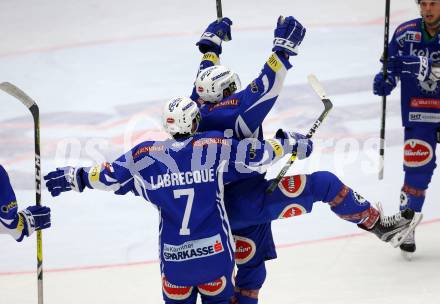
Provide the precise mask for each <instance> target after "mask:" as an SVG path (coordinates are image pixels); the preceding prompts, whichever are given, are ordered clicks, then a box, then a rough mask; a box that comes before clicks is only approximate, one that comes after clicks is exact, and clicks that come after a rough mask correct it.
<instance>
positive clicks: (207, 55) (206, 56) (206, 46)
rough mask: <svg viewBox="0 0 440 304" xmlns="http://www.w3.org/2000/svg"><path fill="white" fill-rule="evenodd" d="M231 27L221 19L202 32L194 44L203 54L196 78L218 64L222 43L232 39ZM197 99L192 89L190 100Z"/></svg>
mask: <svg viewBox="0 0 440 304" xmlns="http://www.w3.org/2000/svg"><path fill="white" fill-rule="evenodd" d="M231 25H232V21H231V20H230V19H229V18H222V19H220V20H216V21H214V22H212V23H210V24H209V25H208V27H207V28H206V30H205V31H204V32H203V34H202V36H201V37H200V40H199V41H198V42H197V43H196V45H197V46H198V47H199V51H200V52H201V53H202V54H203V56H202V61H201V62H200V65H199V68H198V70H197V76H198V75H199V73H200V71H201V70H204V69H206V68H208V67H211V66H214V65H218V64H220V54H221V53H222V42H223V41H230V40H231V39H232V36H231ZM197 76H196V77H197ZM198 97H199V96H198V94H197V91H196V90H195V87H193V91H192V94H191V99H192V100H194V101H197V99H198Z"/></svg>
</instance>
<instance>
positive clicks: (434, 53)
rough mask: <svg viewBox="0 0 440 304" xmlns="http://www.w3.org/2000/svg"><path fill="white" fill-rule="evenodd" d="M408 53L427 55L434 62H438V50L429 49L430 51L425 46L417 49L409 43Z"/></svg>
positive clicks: (439, 54) (439, 53)
mask: <svg viewBox="0 0 440 304" xmlns="http://www.w3.org/2000/svg"><path fill="white" fill-rule="evenodd" d="M409 55H411V56H423V57H428V58H430V59H431V60H432V61H434V62H438V61H439V60H440V51H431V52H430V51H429V49H428V48H425V49H423V50H422V49H419V48H417V47H416V46H414V43H411V44H410V47H409Z"/></svg>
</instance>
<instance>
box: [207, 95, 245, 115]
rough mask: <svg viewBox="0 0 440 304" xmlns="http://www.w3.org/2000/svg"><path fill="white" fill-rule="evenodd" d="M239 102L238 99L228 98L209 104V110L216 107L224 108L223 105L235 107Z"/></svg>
mask: <svg viewBox="0 0 440 304" xmlns="http://www.w3.org/2000/svg"><path fill="white" fill-rule="evenodd" d="M238 104H239V100H238V99H236V98H234V99H229V100H225V101H222V102H219V103H216V104H213V105H210V106H209V112H211V111H213V110H215V109H218V108H224V107H237V106H238Z"/></svg>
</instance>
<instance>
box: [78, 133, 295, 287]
mask: <svg viewBox="0 0 440 304" xmlns="http://www.w3.org/2000/svg"><path fill="white" fill-rule="evenodd" d="M283 144H284V142H283V141H282V140H277V139H270V140H267V141H259V140H256V139H247V140H243V141H237V140H235V139H227V138H224V137H223V133H221V132H206V133H197V134H195V135H194V136H193V137H191V138H187V139H184V140H179V141H176V140H171V139H170V140H166V141H158V142H153V141H148V142H143V143H141V144H139V145H137V146H135V147H134V148H133V149H131V150H130V151H129V152H127V153H126V154H124V155H122V156H121V157H119V158H118V159H117V160H116V161H114V162H112V163H104V164H102V165H100V166H95V167H90V168H80V169H79V170H80V171H79V172H80V174H81V175H80V176H81V179H82V180H83V181H84V182H85V184H86V186H87V187H88V188H95V189H102V190H109V191H113V192H114V193H115V194H126V193H128V192H133V193H134V194H135V195H140V196H142V197H143V198H144V199H146V200H147V201H150V202H151V203H153V204H154V205H155V206H157V208H158V210H159V213H160V219H161V221H160V227H159V231H160V260H161V266H162V272H163V273H164V275H165V276H166V278H167V280H168V281H169V282H172V283H173V284H178V285H181V286H194V285H198V284H201V283H204V282H211V281H213V280H215V279H217V278H219V277H221V276H222V275H224V273H225V269H231V268H232V266H233V263H234V242H233V239H232V235H231V230H230V225H229V222H228V217H227V215H226V211H225V206H224V202H223V194H224V185H225V184H227V183H230V182H233V181H237V180H239V179H243V178H248V177H250V176H253V175H256V174H258V173H259V172H258V171H259V170H260V169H261V165H262V164H269V163H270V162H272V161H274V160H276V159H279V158H280V157H282V156H283V155H284V147H283ZM286 150H287V148H286ZM260 171H261V170H260ZM188 273H191V276H189V275H188Z"/></svg>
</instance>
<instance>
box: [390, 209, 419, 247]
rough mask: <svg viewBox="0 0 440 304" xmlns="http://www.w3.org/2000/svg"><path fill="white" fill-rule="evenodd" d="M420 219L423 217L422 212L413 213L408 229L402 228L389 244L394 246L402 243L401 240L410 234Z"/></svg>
mask: <svg viewBox="0 0 440 304" xmlns="http://www.w3.org/2000/svg"><path fill="white" fill-rule="evenodd" d="M422 219H423V214H421V213H420V212H416V213H414V217H413V219H412V221H411V223H410V224H409V227H408V229H406V230H403V231H402V232H400V233H397V234H396V235H395V236H394V237H393V238H392V239H391V241H390V244H391V246H393V247H394V248H396V247H399V246H400V245H401V244H402V243H403V241H405V239H406V237H407V236H408V234H410V233H411V232H413V231H414V229H416V227H417V225H418V224H419V223H420V222H421V221H422Z"/></svg>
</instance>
